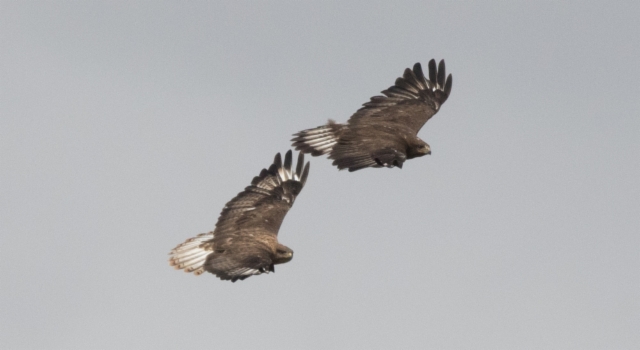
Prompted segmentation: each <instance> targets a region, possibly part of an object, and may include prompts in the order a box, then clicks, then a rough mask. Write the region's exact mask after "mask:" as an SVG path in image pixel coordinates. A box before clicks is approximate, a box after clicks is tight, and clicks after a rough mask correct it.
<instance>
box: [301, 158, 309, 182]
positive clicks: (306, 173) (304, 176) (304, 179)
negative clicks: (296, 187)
mask: <svg viewBox="0 0 640 350" xmlns="http://www.w3.org/2000/svg"><path fill="white" fill-rule="evenodd" d="M310 166H311V162H307V164H306V165H305V166H304V170H303V171H302V176H300V182H301V183H302V186H304V184H305V183H307V177H308V176H309V168H310Z"/></svg>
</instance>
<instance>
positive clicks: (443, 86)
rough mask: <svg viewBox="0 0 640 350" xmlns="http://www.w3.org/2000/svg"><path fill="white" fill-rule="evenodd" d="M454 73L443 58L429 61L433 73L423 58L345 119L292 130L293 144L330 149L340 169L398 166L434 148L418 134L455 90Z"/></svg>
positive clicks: (316, 152) (311, 150)
mask: <svg viewBox="0 0 640 350" xmlns="http://www.w3.org/2000/svg"><path fill="white" fill-rule="evenodd" d="M452 84H453V79H452V77H451V75H449V76H448V77H447V78H446V80H445V65H444V60H443V61H440V64H439V66H436V63H435V60H431V61H430V62H429V79H427V78H426V77H425V76H424V74H423V72H422V67H421V65H420V63H416V64H415V65H414V67H413V70H411V69H408V68H407V69H406V70H405V72H404V75H403V77H401V78H398V79H396V82H395V85H394V86H391V87H390V88H388V89H387V90H384V91H382V93H383V94H384V96H374V97H372V98H371V100H370V101H369V102H367V103H365V104H364V105H363V107H362V108H360V109H359V110H358V111H357V112H356V113H355V114H353V115H352V116H351V118H350V119H349V121H348V122H347V123H346V124H339V123H336V122H334V121H332V120H329V123H327V124H326V125H323V126H319V127H317V128H313V129H307V130H303V131H300V132H298V133H296V134H294V136H295V137H294V138H293V139H292V140H291V141H293V146H294V147H295V148H296V149H297V150H300V151H301V152H304V153H310V154H311V155H312V156H319V155H324V154H327V155H329V159H333V160H334V161H333V165H335V166H337V167H338V169H340V170H342V169H349V171H356V170H360V169H363V168H369V167H372V168H380V167H389V168H392V167H399V168H402V165H403V164H404V161H405V160H406V159H412V158H416V157H421V156H424V155H427V154H431V148H430V146H429V145H428V144H427V143H426V142H424V141H423V140H422V139H420V138H419V137H418V136H417V134H418V132H419V131H420V129H421V128H422V126H423V125H424V124H425V123H426V122H427V121H428V120H429V119H430V118H431V117H432V116H433V115H435V114H436V113H437V112H438V110H439V109H440V106H441V105H442V104H443V103H444V102H445V101H446V100H447V98H448V97H449V94H450V92H451V87H452Z"/></svg>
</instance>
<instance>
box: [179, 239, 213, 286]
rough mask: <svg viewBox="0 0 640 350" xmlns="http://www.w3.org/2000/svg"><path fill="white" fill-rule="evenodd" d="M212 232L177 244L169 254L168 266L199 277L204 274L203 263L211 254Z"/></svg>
mask: <svg viewBox="0 0 640 350" xmlns="http://www.w3.org/2000/svg"><path fill="white" fill-rule="evenodd" d="M211 240H213V232H208V233H201V234H199V235H197V236H195V237H193V238H189V239H187V240H186V241H185V242H184V243H181V244H178V246H177V247H175V248H173V249H172V250H171V252H170V253H169V255H170V257H169V265H171V266H173V267H175V269H176V270H184V272H187V273H190V272H193V274H194V275H196V276H199V275H201V274H202V273H203V272H204V263H205V262H206V261H207V256H209V254H211V253H212V252H213V244H212V243H211V242H210V241H211Z"/></svg>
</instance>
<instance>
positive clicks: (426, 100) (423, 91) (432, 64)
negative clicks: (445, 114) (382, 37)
mask: <svg viewBox="0 0 640 350" xmlns="http://www.w3.org/2000/svg"><path fill="white" fill-rule="evenodd" d="M445 74H446V73H445V64H444V60H442V61H440V64H439V66H438V67H436V61H435V60H431V61H429V79H427V78H426V77H425V76H424V74H423V72H422V66H421V65H420V63H416V64H415V65H414V66H413V70H411V69H409V68H407V69H405V71H404V75H403V76H402V77H401V78H398V79H396V83H395V85H393V86H391V87H390V88H388V89H387V90H384V91H382V93H383V94H384V96H374V97H372V98H371V101H369V102H367V103H365V104H364V105H363V107H362V108H360V109H359V110H358V111H357V112H356V113H355V114H353V115H352V116H351V118H350V119H349V122H348V123H349V126H350V127H351V128H358V127H367V126H370V125H385V126H387V127H390V128H397V129H404V130H406V131H408V132H411V133H413V134H415V135H417V134H418V131H420V129H421V128H422V126H423V125H424V124H425V123H426V122H427V121H428V120H429V119H430V118H431V117H432V116H433V115H434V114H436V113H437V112H438V110H439V109H440V106H442V104H443V103H444V102H445V101H446V100H447V98H448V97H449V94H450V93H451V86H452V84H453V78H452V76H451V74H449V76H448V77H447V78H446V80H445Z"/></svg>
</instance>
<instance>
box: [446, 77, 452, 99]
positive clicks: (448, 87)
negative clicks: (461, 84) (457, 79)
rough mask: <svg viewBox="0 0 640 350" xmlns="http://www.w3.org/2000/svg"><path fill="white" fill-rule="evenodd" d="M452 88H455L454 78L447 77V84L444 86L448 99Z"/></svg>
mask: <svg viewBox="0 0 640 350" xmlns="http://www.w3.org/2000/svg"><path fill="white" fill-rule="evenodd" d="M452 87H453V76H452V75H451V74H449V76H448V77H447V82H446V83H445V84H444V93H445V95H447V97H449V94H450V93H451V88H452Z"/></svg>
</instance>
